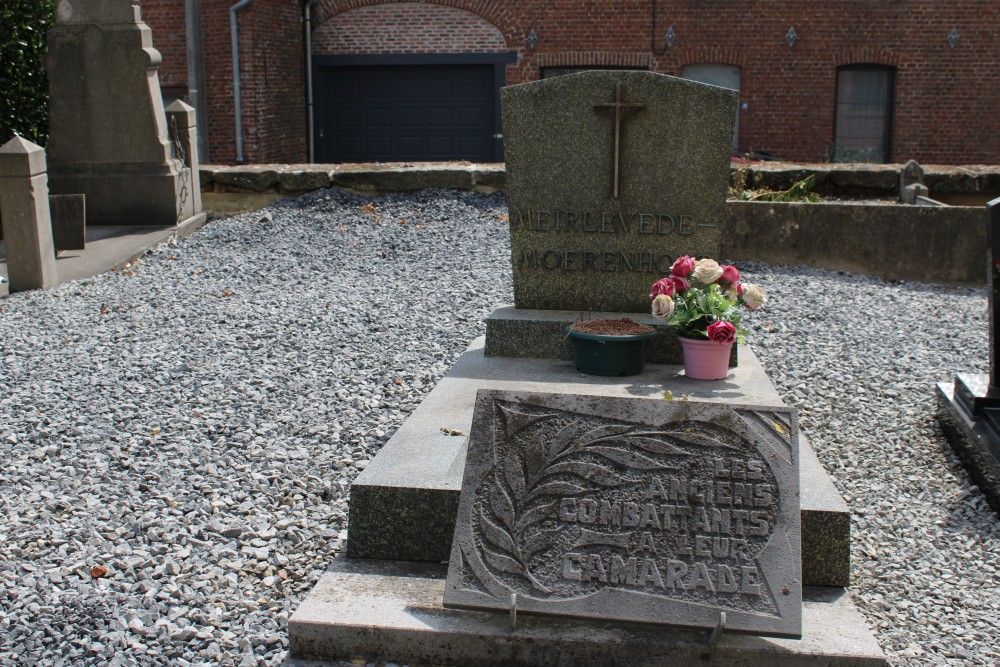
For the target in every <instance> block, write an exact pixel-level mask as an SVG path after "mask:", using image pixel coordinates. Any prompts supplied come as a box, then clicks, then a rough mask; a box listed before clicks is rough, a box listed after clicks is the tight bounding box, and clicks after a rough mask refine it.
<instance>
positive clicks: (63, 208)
mask: <svg viewBox="0 0 1000 667" xmlns="http://www.w3.org/2000/svg"><path fill="white" fill-rule="evenodd" d="M85 204H86V202H85V197H84V196H83V195H49V213H50V215H51V217H52V242H53V243H54V244H55V247H56V250H57V251H59V250H83V249H84V248H85V246H86V242H87V223H86V216H87V214H86V209H85Z"/></svg>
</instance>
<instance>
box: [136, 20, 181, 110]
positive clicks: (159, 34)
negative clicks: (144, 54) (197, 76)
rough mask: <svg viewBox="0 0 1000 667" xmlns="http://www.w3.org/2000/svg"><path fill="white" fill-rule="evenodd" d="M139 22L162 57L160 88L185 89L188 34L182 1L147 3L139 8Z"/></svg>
mask: <svg viewBox="0 0 1000 667" xmlns="http://www.w3.org/2000/svg"><path fill="white" fill-rule="evenodd" d="M140 10H141V14H142V20H143V21H144V22H145V23H146V24H147V25H148V26H150V28H151V29H152V31H153V47H154V48H155V49H156V50H157V51H159V52H160V55H162V56H163V62H162V63H160V71H159V74H160V87H161V88H164V89H168V88H169V89H183V91H184V92H185V93H186V91H187V86H188V71H187V53H186V51H187V34H186V29H185V18H184V0H175V1H174V2H150V1H149V0H144V2H142V4H141V5H140Z"/></svg>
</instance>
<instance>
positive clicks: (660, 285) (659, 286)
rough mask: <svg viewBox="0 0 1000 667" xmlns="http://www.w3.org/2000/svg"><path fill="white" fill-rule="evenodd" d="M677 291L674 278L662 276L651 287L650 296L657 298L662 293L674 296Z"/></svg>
mask: <svg viewBox="0 0 1000 667" xmlns="http://www.w3.org/2000/svg"><path fill="white" fill-rule="evenodd" d="M675 293H676V288H675V287H674V281H673V278H660V279H659V280H657V281H656V282H655V283H653V286H652V287H650V288H649V298H650V299H655V298H656V297H658V296H660V295H661V294H666V295H667V296H670V297H672V296H673V295H674V294H675Z"/></svg>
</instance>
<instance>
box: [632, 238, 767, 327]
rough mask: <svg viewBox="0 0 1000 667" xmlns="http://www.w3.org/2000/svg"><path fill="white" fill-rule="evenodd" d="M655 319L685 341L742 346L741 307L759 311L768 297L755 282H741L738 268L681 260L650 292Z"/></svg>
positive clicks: (685, 258) (703, 260)
mask: <svg viewBox="0 0 1000 667" xmlns="http://www.w3.org/2000/svg"><path fill="white" fill-rule="evenodd" d="M649 298H650V299H652V301H653V316H654V317H656V318H657V319H659V320H663V321H665V322H667V323H668V324H671V325H673V326H675V327H677V331H678V333H679V334H680V335H681V336H683V337H685V338H694V339H700V340H706V339H707V340H712V341H715V342H716V343H721V344H727V343H732V342H734V341H738V342H740V343H742V342H743V341H744V340H745V339H746V334H747V332H746V329H744V328H743V327H741V326H740V320H741V319H743V313H742V311H741V308H748V309H749V310H756V309H758V308H760V307H761V306H763V305H764V304H765V303H766V302H767V294H765V293H764V290H763V289H762V288H761V287H760V286H759V285H755V284H753V283H744V282H740V272H739V271H738V270H737V269H736V267H735V266H729V265H726V266H721V265H720V264H719V263H718V262H716V261H715V260H714V259H699V260H697V261H695V259H694V258H693V257H688V256H686V255H685V256H684V257H678V258H677V261H675V262H674V264H673V266H671V267H670V275H669V276H667V277H666V278H661V279H660V280H657V281H656V282H655V283H653V286H652V287H651V288H650V289H649Z"/></svg>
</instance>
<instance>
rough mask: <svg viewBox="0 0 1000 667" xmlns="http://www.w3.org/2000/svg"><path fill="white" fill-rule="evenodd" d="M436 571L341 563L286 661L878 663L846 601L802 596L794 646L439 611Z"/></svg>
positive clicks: (844, 596)
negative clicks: (799, 628) (514, 624)
mask: <svg viewBox="0 0 1000 667" xmlns="http://www.w3.org/2000/svg"><path fill="white" fill-rule="evenodd" d="M444 577H445V566H443V565H439V564H426V563H410V562H406V563H403V562H398V561H397V562H392V561H363V560H357V559H354V560H351V559H347V558H341V559H339V560H338V561H337V562H336V563H335V565H334V567H333V568H332V569H331V570H330V571H329V572H327V573H326V574H325V575H323V577H322V578H321V579H320V580H319V583H318V584H317V585H316V588H315V589H313V591H312V592H311V593H310V594H309V596H308V598H306V600H305V601H304V602H303V603H302V604H301V605H300V606H299V608H298V610H297V611H296V612H295V614H294V615H293V616H292V618H291V620H290V621H289V635H290V640H291V654H292V657H293V659H318V660H334V659H339V660H343V659H351V660H353V659H363V660H369V661H371V660H392V661H395V662H406V663H410V664H425V665H459V666H470V667H471V666H472V665H475V666H476V667H501V666H502V667H551V666H552V665H574V666H576V667H588V666H590V665H594V666H600V667H616V666H619V665H620V666H625V665H628V666H629V667H635V666H637V665H642V666H648V667H659V666H663V667H680V666H683V665H699V666H705V665H727V666H733V665H740V666H747V667H749V666H751V665H768V666H774V667H786V666H788V667H791V666H805V665H828V666H843V667H848V666H850V667H876V666H881V665H888V664H889V663H888V662H887V660H886V658H885V655H884V653H883V652H882V649H881V648H880V647H879V645H878V643H877V642H876V641H875V638H874V637H873V636H872V634H871V631H870V630H869V629H868V627H867V626H866V625H865V622H864V619H863V618H862V617H861V614H860V613H859V612H858V610H857V609H856V608H855V606H854V604H853V602H852V601H851V598H850V595H849V594H848V593H847V592H846V591H845V590H843V589H840V588H805V589H803V606H802V613H803V636H802V639H798V640H794V639H775V638H765V637H757V636H752V635H737V634H731V633H726V632H723V633H722V634H721V635H720V637H719V640H718V642H717V643H716V644H715V646H714V647H713V648H712V649H711V650H709V648H708V643H707V642H708V633H707V632H705V631H700V630H686V629H681V628H673V627H669V626H654V625H640V624H627V623H610V622H603V621H588V620H579V619H564V618H556V617H550V616H539V615H527V614H523V613H520V614H518V616H517V627H516V629H513V630H512V629H511V623H510V616H509V615H508V614H504V613H492V612H483V611H464V610H456V609H445V608H444V607H443V606H442V605H441V599H442V596H443V594H444V584H445V580H444Z"/></svg>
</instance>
